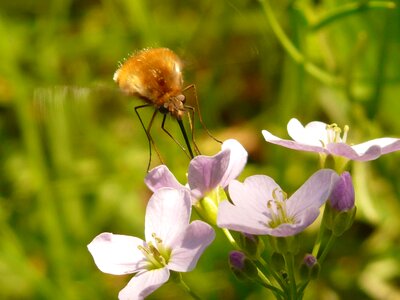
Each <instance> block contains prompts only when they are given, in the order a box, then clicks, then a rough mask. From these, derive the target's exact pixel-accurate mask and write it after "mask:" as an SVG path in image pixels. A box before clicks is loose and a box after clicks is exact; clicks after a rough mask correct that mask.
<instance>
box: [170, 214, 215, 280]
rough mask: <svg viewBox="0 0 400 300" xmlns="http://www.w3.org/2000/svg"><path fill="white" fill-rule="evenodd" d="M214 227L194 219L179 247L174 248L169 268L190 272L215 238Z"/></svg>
mask: <svg viewBox="0 0 400 300" xmlns="http://www.w3.org/2000/svg"><path fill="white" fill-rule="evenodd" d="M214 238H215V232H214V229H212V227H211V226H210V225H208V224H207V223H204V222H202V221H193V222H192V223H191V224H190V225H189V227H188V228H187V230H186V232H185V236H184V238H183V240H182V243H181V245H180V246H179V247H176V248H174V249H173V251H172V254H171V260H170V261H169V263H168V268H169V269H171V270H174V271H177V272H188V271H191V270H193V268H194V267H195V266H196V264H197V261H198V260H199V258H200V256H201V254H202V253H203V251H204V249H205V248H206V247H207V246H208V245H209V244H210V243H211V242H212V241H213V240H214Z"/></svg>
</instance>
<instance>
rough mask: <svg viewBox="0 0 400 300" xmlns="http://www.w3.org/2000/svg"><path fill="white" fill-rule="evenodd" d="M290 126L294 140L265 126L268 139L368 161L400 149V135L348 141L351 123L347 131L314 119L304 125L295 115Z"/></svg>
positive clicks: (295, 146) (279, 143)
mask: <svg viewBox="0 0 400 300" xmlns="http://www.w3.org/2000/svg"><path fill="white" fill-rule="evenodd" d="M287 130H288V133H289V135H290V137H291V138H292V139H293V140H284V139H281V138H279V137H276V136H275V135H273V134H271V133H270V132H269V131H267V130H263V131H262V134H263V135H264V138H265V140H266V141H267V142H270V143H273V144H277V145H280V146H283V147H286V148H290V149H294V150H301V151H309V152H317V153H324V154H331V155H336V156H342V157H345V158H347V159H349V160H359V161H368V160H374V159H377V158H378V157H379V156H381V155H383V154H387V153H390V152H394V151H397V150H400V139H397V138H388V137H385V138H379V139H374V140H370V141H367V142H364V143H361V144H357V145H352V146H350V145H349V144H346V139H347V132H348V127H347V126H345V128H344V132H343V135H341V134H342V132H341V129H340V128H339V127H338V126H337V125H336V124H332V125H328V124H325V123H323V122H319V121H314V122H311V123H308V124H307V125H306V126H303V125H302V124H301V123H300V122H299V121H298V120H297V119H294V118H293V119H291V120H290V121H289V123H288V125H287Z"/></svg>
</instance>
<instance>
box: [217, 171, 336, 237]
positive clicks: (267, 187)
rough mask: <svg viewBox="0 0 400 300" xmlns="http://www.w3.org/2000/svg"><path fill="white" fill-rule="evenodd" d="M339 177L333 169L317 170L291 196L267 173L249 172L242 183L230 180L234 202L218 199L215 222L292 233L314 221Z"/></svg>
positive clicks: (243, 229)
mask: <svg viewBox="0 0 400 300" xmlns="http://www.w3.org/2000/svg"><path fill="white" fill-rule="evenodd" d="M338 179H339V176H338V175H337V174H336V172H334V171H333V170H329V169H323V170H320V171H318V172H316V173H314V175H312V176H311V177H310V178H309V179H308V180H307V181H306V182H305V183H304V184H303V185H302V186H301V187H300V188H299V189H298V190H297V191H296V192H295V193H294V194H293V195H292V196H291V197H290V198H287V196H286V193H285V192H283V191H282V189H281V188H280V187H279V185H277V184H276V183H275V181H274V180H273V179H272V178H270V177H268V176H264V175H254V176H250V177H248V178H247V179H246V180H245V181H244V182H243V183H241V182H239V181H236V180H234V181H232V182H231V183H230V184H229V194H230V196H231V199H232V202H233V204H232V203H231V202H229V201H223V202H221V203H220V205H219V208H218V219H217V224H218V226H219V227H222V228H228V229H232V230H236V231H240V232H244V233H248V234H255V235H272V236H290V235H295V234H297V233H299V232H301V231H303V230H304V229H305V228H306V227H307V226H309V225H310V224H312V223H313V222H314V221H315V219H316V218H317V217H318V215H319V208H320V206H321V205H322V204H324V203H325V202H326V200H327V199H328V197H329V194H330V192H331V189H332V186H333V184H334V183H335V182H336V181H337V180H338Z"/></svg>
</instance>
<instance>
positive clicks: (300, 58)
mask: <svg viewBox="0 0 400 300" xmlns="http://www.w3.org/2000/svg"><path fill="white" fill-rule="evenodd" d="M260 2H261V4H262V6H263V9H264V12H265V15H266V17H267V19H268V22H269V23H270V25H271V28H272V31H273V32H274V33H275V35H276V37H277V38H278V40H279V41H280V43H281V44H282V46H283V48H284V49H285V50H286V52H287V53H288V54H289V55H290V56H291V57H292V59H293V60H294V61H295V62H296V63H297V64H300V65H302V66H303V67H304V70H305V71H307V72H308V73H309V74H310V75H312V76H313V77H315V78H317V79H318V80H320V81H321V82H323V83H325V84H327V85H333V86H342V85H343V84H344V80H343V78H340V77H335V76H333V75H331V74H330V73H328V72H327V71H325V70H323V69H321V68H319V67H318V66H316V65H315V64H313V63H312V62H310V61H308V60H307V59H306V58H305V57H304V55H303V54H302V53H301V52H300V51H299V50H298V49H297V48H296V47H295V46H294V45H293V43H292V42H291V40H290V39H289V38H288V36H287V35H286V34H285V32H284V31H283V29H282V27H281V26H280V24H279V22H278V21H277V19H276V17H275V15H274V13H273V11H272V8H271V6H270V4H269V1H268V0H260Z"/></svg>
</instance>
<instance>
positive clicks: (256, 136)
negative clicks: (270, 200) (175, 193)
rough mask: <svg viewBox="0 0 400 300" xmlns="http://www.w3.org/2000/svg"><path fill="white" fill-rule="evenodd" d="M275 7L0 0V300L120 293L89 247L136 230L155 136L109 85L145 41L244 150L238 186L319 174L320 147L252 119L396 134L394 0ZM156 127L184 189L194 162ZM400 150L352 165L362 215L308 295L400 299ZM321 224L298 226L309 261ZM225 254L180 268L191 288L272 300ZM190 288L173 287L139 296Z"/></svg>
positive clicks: (243, 2)
mask: <svg viewBox="0 0 400 300" xmlns="http://www.w3.org/2000/svg"><path fill="white" fill-rule="evenodd" d="M269 2H271V3H270V4H268V3H267V4H265V3H264V5H263V4H262V3H260V2H258V1H254V0H223V1H212V0H207V1H193V0H190V1H155V0H152V1H144V0H115V1H112V0H103V1H101V0H54V1H45V0H44V1H36V0H13V1H1V2H0V36H1V37H0V60H1V63H0V142H1V144H0V166H1V169H0V170H1V172H0V299H116V298H117V294H118V291H119V290H120V289H121V288H122V287H123V286H124V285H125V284H126V283H127V281H128V280H129V279H130V277H131V276H120V277H119V276H111V275H107V274H103V273H101V272H100V271H99V270H98V269H97V268H96V266H95V264H94V263H93V260H92V257H91V256H90V254H89V252H88V251H87V249H86V245H87V244H88V243H89V242H90V241H91V240H92V238H93V237H94V236H96V235H97V234H98V233H100V232H103V231H109V232H115V233H121V234H128V235H136V236H139V237H143V231H144V228H143V224H144V210H145V207H146V203H147V201H148V199H149V197H150V195H151V194H150V192H149V191H148V190H147V188H146V187H145V185H144V183H143V178H144V176H145V174H146V167H147V162H148V143H147V140H146V135H145V134H144V132H143V130H142V128H141V127H140V123H139V121H138V119H137V118H136V116H135V114H134V110H133V108H134V107H135V106H137V105H140V104H142V102H141V101H140V100H138V99H134V98H128V97H126V96H124V95H123V94H121V93H120V92H119V91H118V89H117V87H116V85H115V84H114V82H113V81H112V76H113V73H114V71H115V70H116V68H117V66H118V62H119V61H121V60H122V59H123V58H126V57H127V56H128V55H129V53H134V52H135V51H137V50H138V49H142V48H144V47H169V48H171V49H173V50H174V51H175V52H176V53H177V54H178V55H180V56H181V57H182V59H183V61H184V63H185V69H184V72H185V74H184V75H185V83H186V84H190V83H195V84H196V86H197V92H198V97H199V101H200V103H201V104H200V105H201V110H202V115H203V119H204V121H205V123H206V124H207V126H208V127H209V129H210V130H211V131H212V132H213V134H214V135H215V136H216V137H217V138H219V139H222V140H224V139H227V138H236V139H238V140H239V141H241V142H242V144H243V145H244V146H245V148H246V149H247V150H248V151H249V155H250V156H249V163H248V165H247V167H246V169H245V171H244V173H243V174H242V175H241V178H242V179H243V178H245V177H246V176H249V175H252V174H267V175H270V176H272V177H274V178H275V179H276V180H277V182H279V183H280V185H281V186H282V187H283V188H284V189H285V190H286V191H287V192H288V193H291V192H293V191H294V190H295V189H296V188H298V187H299V186H300V185H301V184H302V183H303V182H304V180H306V178H307V177H308V176H309V175H310V174H312V173H313V172H314V171H316V169H317V168H318V158H317V155H312V154H306V153H299V152H294V151H291V150H287V149H283V148H279V147H278V146H274V145H269V144H267V143H265V142H264V141H263V139H262V136H261V130H262V129H268V130H270V131H271V132H273V133H275V134H276V135H278V136H283V137H286V136H287V133H286V124H287V122H288V120H289V119H290V118H292V117H297V118H298V119H300V121H302V122H303V123H308V122H310V121H312V120H321V121H324V122H327V123H332V122H336V123H338V124H339V125H340V126H343V125H345V124H348V125H349V126H350V133H349V141H350V142H353V143H358V142H362V141H366V140H368V139H371V138H377V137H381V136H400V134H399V132H400V118H399V114H400V101H399V94H400V55H399V53H400V3H399V1H344V0H340V1H333V0H314V1H311V0H307V1H306V0H304V1H303V0H298V1H294V0H293V1H269ZM280 29H283V31H280ZM282 33H284V34H286V36H284V35H282ZM150 115H151V109H149V112H148V113H147V114H146V113H145V114H144V116H143V118H144V119H145V120H148V118H149V116H150ZM160 122H161V120H160V119H157V122H156V125H155V126H154V128H153V129H154V130H153V135H154V137H155V139H156V143H157V145H158V147H159V149H160V151H161V153H162V155H163V158H164V160H165V161H166V163H167V165H168V166H169V167H170V169H171V170H172V171H173V172H174V173H175V174H176V176H177V177H178V178H179V179H180V180H181V182H185V172H186V170H187V166H188V163H189V160H188V159H187V158H186V157H185V156H184V155H183V154H182V152H181V150H180V149H179V148H178V147H177V146H176V145H175V144H174V143H173V142H172V141H171V140H170V139H169V138H168V137H167V136H166V135H165V134H163V133H162V132H161V130H160V129H159V126H160V125H159V123H160ZM167 126H168V129H169V130H170V131H171V133H173V135H174V136H177V137H179V136H180V135H179V132H178V131H177V128H176V127H177V126H176V124H175V122H173V121H169V122H168V123H167ZM196 127H197V128H198V129H197V141H198V144H199V147H200V149H201V150H202V152H203V153H204V154H208V155H213V154H215V153H216V151H218V150H219V147H220V146H219V144H217V143H215V142H214V141H213V140H212V139H210V138H209V137H208V136H207V135H206V134H205V132H204V130H202V129H201V126H200V124H197V123H196ZM399 158H400V156H399V154H398V153H394V154H391V155H387V156H385V157H381V158H380V159H379V160H377V161H373V162H369V163H363V164H360V163H357V164H353V165H351V169H352V174H353V178H354V181H355V185H356V193H357V199H356V201H357V206H358V209H359V210H358V215H357V220H356V223H355V224H354V226H353V227H352V229H351V230H350V231H348V232H347V233H346V234H345V235H344V236H343V237H342V238H341V239H339V240H338V241H337V243H336V245H335V247H334V249H333V251H332V252H331V253H330V255H329V257H328V259H327V260H326V263H325V265H324V268H323V271H322V273H321V276H320V279H318V280H317V281H315V282H313V283H312V284H311V286H310V289H309V291H308V293H307V294H306V298H307V299H354V300H355V299H400V288H399V286H400V184H399V183H400V172H399V164H398V163H399ZM157 163H159V162H158V161H157V157H156V156H154V157H153V166H154V165H156V164H157ZM316 229H317V228H316V227H311V228H310V229H309V230H308V231H307V233H304V234H302V239H301V240H302V241H303V243H302V246H301V247H302V252H301V253H305V252H307V251H311V245H312V242H313V236H314V235H315V233H316ZM229 250H231V248H230V246H229V244H228V242H227V241H226V240H225V239H224V237H223V236H222V235H220V234H218V235H217V239H216V241H215V242H214V243H213V244H212V245H211V246H210V247H209V248H208V249H207V251H206V252H205V254H204V255H203V257H202V258H201V260H200V262H199V264H198V267H197V269H196V270H195V271H193V272H191V273H188V274H185V276H184V278H185V279H186V281H187V283H188V284H189V285H190V286H191V287H192V289H193V290H195V291H196V292H197V293H198V294H200V295H201V296H202V298H204V299H271V296H270V294H269V293H268V292H267V291H265V290H263V289H261V288H259V287H258V286H256V285H254V284H252V283H249V282H238V281H236V279H235V278H234V277H233V275H231V274H230V271H229V267H228V265H227V253H228V251H229ZM300 258H301V257H300ZM186 298H188V296H186V295H185V294H184V293H183V291H182V290H181V289H180V288H179V286H177V285H175V284H173V283H168V284H167V285H165V286H163V287H162V288H160V289H159V290H157V291H156V292H155V293H154V294H152V295H151V296H150V297H149V299H186Z"/></svg>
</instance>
